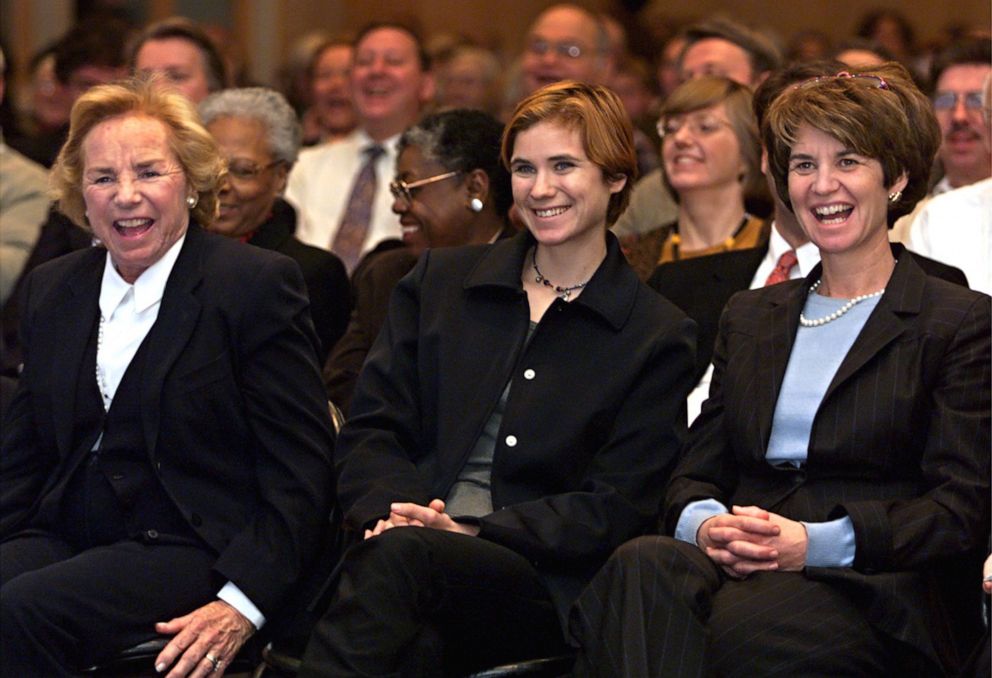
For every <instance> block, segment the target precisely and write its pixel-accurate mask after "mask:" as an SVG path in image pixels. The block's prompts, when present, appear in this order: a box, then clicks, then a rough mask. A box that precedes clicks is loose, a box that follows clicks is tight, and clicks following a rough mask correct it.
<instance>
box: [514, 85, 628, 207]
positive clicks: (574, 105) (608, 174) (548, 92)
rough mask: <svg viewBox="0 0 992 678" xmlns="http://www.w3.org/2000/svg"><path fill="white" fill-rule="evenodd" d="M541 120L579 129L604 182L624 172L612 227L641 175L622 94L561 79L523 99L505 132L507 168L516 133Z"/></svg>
mask: <svg viewBox="0 0 992 678" xmlns="http://www.w3.org/2000/svg"><path fill="white" fill-rule="evenodd" d="M541 122H556V123H560V124H562V125H564V126H566V127H571V128H575V129H578V131H579V135H580V137H581V138H582V147H583V149H584V150H585V152H586V155H587V156H588V157H589V160H591V161H592V162H593V164H595V165H596V166H597V167H599V168H600V169H601V170H602V172H603V179H604V181H606V180H608V181H615V180H617V179H621V178H623V177H626V178H627V183H626V184H624V187H623V188H622V189H620V191H618V192H617V193H614V194H613V195H611V196H610V202H609V205H608V206H607V208H606V225H607V226H612V225H613V224H614V223H615V222H616V220H617V219H619V218H620V215H621V214H622V213H623V211H624V210H625V209H626V208H627V203H628V202H629V201H630V191H631V190H632V188H633V185H634V179H635V178H636V175H637V154H636V153H635V151H634V131H633V128H632V126H631V123H630V118H629V117H628V116H627V113H626V111H625V110H624V108H623V103H621V101H620V98H619V97H618V96H617V95H616V94H614V93H613V92H612V91H610V90H609V89H607V88H606V87H601V86H598V85H588V84H585V83H580V82H575V81H574V80H563V81H561V82H556V83H554V84H552V85H548V86H546V87H542V88H541V89H539V90H537V91H536V92H534V93H533V94H531V95H530V96H528V97H527V98H525V99H524V100H523V101H521V102H520V103H519V104H517V108H516V110H515V111H514V112H513V116H512V117H511V118H510V122H509V123H507V125H506V129H505V130H504V131H503V142H502V145H501V148H500V158H501V159H502V161H503V165H504V166H505V167H506V168H507V169H509V168H510V159H511V156H512V155H513V145H514V143H515V142H516V140H517V135H518V134H520V133H521V132H523V131H524V130H527V129H530V128H531V127H533V126H534V125H536V124H538V123H541Z"/></svg>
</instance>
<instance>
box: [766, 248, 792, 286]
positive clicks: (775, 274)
mask: <svg viewBox="0 0 992 678" xmlns="http://www.w3.org/2000/svg"><path fill="white" fill-rule="evenodd" d="M797 261H799V260H798V259H797V258H796V251H795V250H789V251H788V252H785V253H784V254H783V255H782V256H780V257H779V258H778V263H776V264H775V268H773V269H772V272H771V273H769V274H768V280H766V281H765V285H774V284H775V283H780V282H785V281H786V280H788V279H789V272H790V271H791V270H792V267H793V266H795V265H796V262H797Z"/></svg>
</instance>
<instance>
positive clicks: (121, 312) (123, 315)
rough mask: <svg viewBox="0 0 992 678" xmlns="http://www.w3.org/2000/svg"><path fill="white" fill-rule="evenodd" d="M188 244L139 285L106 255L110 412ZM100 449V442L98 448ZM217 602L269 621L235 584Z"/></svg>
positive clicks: (104, 348) (103, 326) (101, 379)
mask: <svg viewBox="0 0 992 678" xmlns="http://www.w3.org/2000/svg"><path fill="white" fill-rule="evenodd" d="M185 240H186V236H185V234H184V235H183V236H182V237H181V238H179V240H178V241H176V242H175V243H174V244H173V245H172V247H170V248H169V249H168V250H167V251H166V253H165V254H164V255H163V256H162V258H161V259H159V260H158V261H156V262H155V263H154V264H152V265H151V266H149V267H148V268H147V269H145V271H144V272H143V273H142V274H141V275H139V276H138V279H137V280H135V281H134V284H130V283H128V282H127V281H126V280H124V279H123V278H122V277H121V276H120V274H119V273H118V272H117V269H116V268H115V267H114V264H113V262H112V261H111V259H110V254H109V253H108V254H107V260H106V263H105V264H104V267H103V282H102V284H101V285H100V331H99V332H100V338H99V341H98V342H97V354H96V370H97V376H96V379H97V386H98V387H99V388H100V395H101V397H102V398H103V406H104V408H105V409H110V405H111V403H112V402H113V400H114V394H116V393H117V388H118V387H119V386H120V384H121V381H122V380H123V378H124V373H125V372H126V371H127V368H128V365H130V364H131V361H132V360H133V359H134V355H135V354H136V353H137V352H138V348H139V347H140V346H141V342H143V341H144V340H145V336H146V335H147V334H148V331H149V330H151V328H152V325H154V324H155V321H156V320H157V319H158V311H159V308H160V307H161V305H162V295H163V294H164V293H165V285H166V283H167V282H168V281H169V274H170V273H172V267H173V266H174V265H175V263H176V259H178V258H179V252H180V250H182V247H183V242H185ZM101 438H102V435H101ZM99 445H100V439H97V442H96V445H94V449H96V448H97V447H99ZM217 597H218V598H220V599H221V600H223V601H225V602H226V603H228V604H229V605H231V607H233V608H234V609H235V610H237V611H238V612H240V613H241V614H243V615H244V616H245V617H246V618H247V619H248V620H249V621H250V622H251V623H252V624H254V625H255V628H256V629H259V628H261V627H262V625H263V624H264V623H265V616H264V615H263V614H262V613H261V611H260V610H259V609H258V608H257V607H256V606H255V605H254V603H252V602H251V601H250V600H249V599H248V597H247V596H246V595H245V594H244V593H243V592H242V591H241V589H239V588H238V587H237V586H236V585H235V584H234V583H233V582H227V584H225V585H224V587H223V588H222V589H221V590H220V592H219V593H218V594H217Z"/></svg>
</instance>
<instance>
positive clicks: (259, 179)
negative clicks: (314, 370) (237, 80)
mask: <svg viewBox="0 0 992 678" xmlns="http://www.w3.org/2000/svg"><path fill="white" fill-rule="evenodd" d="M200 117H201V118H202V119H203V124H204V125H205V126H206V128H207V131H209V132H210V134H212V135H213V137H214V139H215V140H216V141H217V145H218V146H219V148H220V152H221V156H222V157H224V158H225V159H226V160H227V174H226V177H225V178H224V180H223V181H222V182H221V185H220V192H219V195H218V202H219V212H218V214H217V219H216V220H215V221H214V223H213V224H212V226H211V227H210V228H211V230H212V231H214V232H216V233H220V234H221V235H226V236H228V237H230V238H238V239H240V240H242V241H243V242H247V243H249V244H251V245H255V246H257V247H263V248H265V249H270V250H276V251H277V252H282V253H283V254H285V255H287V256H289V257H290V258H291V259H294V260H295V261H296V263H297V264H299V265H300V269H301V270H302V271H303V278H304V280H305V281H306V283H307V290H308V291H309V294H310V313H311V315H312V316H313V324H314V327H315V328H316V329H317V335H318V336H319V337H320V342H321V349H322V350H321V360H324V359H326V358H327V354H328V353H330V350H331V348H333V346H334V344H335V343H337V340H338V339H339V338H340V337H341V335H342V334H344V330H345V327H346V326H347V324H348V316H349V314H350V313H351V302H350V293H349V286H348V274H347V272H346V271H345V269H344V264H342V263H341V260H340V259H338V258H337V257H336V256H335V255H333V254H331V253H330V252H328V251H326V250H322V249H319V248H317V247H311V246H310V245H304V244H303V243H301V242H300V241H299V240H297V239H296V238H295V237H294V236H293V233H294V232H295V231H296V211H295V210H294V209H293V207H292V206H291V205H290V204H289V203H287V202H286V201H285V200H283V199H282V198H281V197H280V196H281V195H282V192H283V190H284V189H285V188H286V177H287V176H288V175H289V170H290V168H292V166H293V163H295V162H296V156H297V154H298V153H299V150H300V139H301V134H302V133H301V130H300V124H299V122H297V119H296V114H295V113H294V111H293V109H292V107H291V106H290V105H289V103H288V102H287V101H286V99H285V98H284V97H283V96H282V95H281V94H279V93H278V92H276V91H274V90H271V89H267V88H264V87H246V88H242V89H227V90H224V91H222V92H218V93H216V94H212V95H210V96H209V97H208V98H207V99H205V100H204V101H203V103H201V104H200Z"/></svg>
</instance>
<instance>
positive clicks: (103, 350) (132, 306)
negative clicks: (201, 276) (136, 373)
mask: <svg viewBox="0 0 992 678" xmlns="http://www.w3.org/2000/svg"><path fill="white" fill-rule="evenodd" d="M185 241H186V234H185V233H184V234H183V235H182V237H180V238H179V240H177V241H176V242H175V243H173V245H172V247H170V248H169V249H168V250H167V251H166V253H165V254H164V255H163V256H162V258H161V259H159V260H158V261H156V262H155V263H154V264H152V265H151V266H149V267H148V268H147V269H145V270H144V272H142V274H141V275H139V276H138V279H137V280H135V281H134V284H130V283H128V282H127V281H126V280H124V278H122V277H121V274H120V273H118V272H117V268H116V267H115V266H114V262H113V261H112V260H111V258H110V253H109V252H108V253H107V260H106V263H105V264H104V267H103V282H102V284H101V285H100V341H99V343H98V348H97V353H96V366H97V367H96V369H97V373H98V374H99V375H100V376H99V377H98V379H97V385H98V386H99V387H100V395H101V396H102V397H103V406H104V409H108V410H109V409H110V403H111V402H112V401H113V399H114V394H115V393H117V387H118V386H120V384H121V380H122V379H123V378H124V372H126V371H127V367H128V365H130V364H131V360H133V359H134V354H135V353H137V352H138V347H139V346H141V342H142V341H144V340H145V336H147V334H148V331H149V330H151V328H152V325H154V324H155V321H156V320H157V319H158V309H159V307H160V306H161V305H162V295H163V294H164V293H165V284H166V283H167V282H168V281H169V274H170V273H172V267H173V266H174V265H175V263H176V259H178V258H179V251H180V250H181V249H182V248H183V243H184V242H185Z"/></svg>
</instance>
